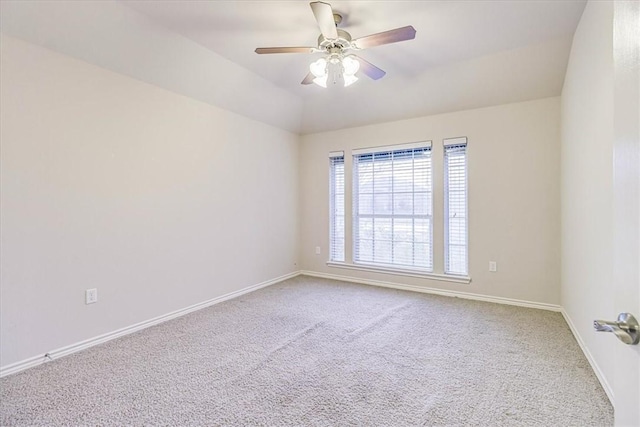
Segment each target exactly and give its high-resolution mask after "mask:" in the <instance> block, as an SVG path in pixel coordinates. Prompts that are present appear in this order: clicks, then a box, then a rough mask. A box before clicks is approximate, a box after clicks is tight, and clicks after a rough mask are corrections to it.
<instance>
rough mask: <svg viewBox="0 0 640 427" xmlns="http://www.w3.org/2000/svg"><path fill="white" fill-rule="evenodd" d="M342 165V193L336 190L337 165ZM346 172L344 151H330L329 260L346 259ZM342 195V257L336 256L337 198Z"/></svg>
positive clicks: (339, 260)
mask: <svg viewBox="0 0 640 427" xmlns="http://www.w3.org/2000/svg"><path fill="white" fill-rule="evenodd" d="M338 164H341V165H342V194H338V193H337V192H336V165H338ZM345 179H346V174H345V161H344V152H343V151H333V152H331V153H329V251H328V252H329V261H332V262H344V261H345V260H346V211H345V209H346V200H345V194H346V181H345ZM338 196H342V236H341V237H342V239H341V240H342V250H341V252H342V257H337V256H336V233H337V232H336V216H337V215H336V199H337V197H338Z"/></svg>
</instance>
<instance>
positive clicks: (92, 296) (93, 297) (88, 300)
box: [84, 288, 98, 304]
mask: <svg viewBox="0 0 640 427" xmlns="http://www.w3.org/2000/svg"><path fill="white" fill-rule="evenodd" d="M84 296H85V304H93V303H96V302H98V289H96V288H93V289H87V290H86V291H85V295H84Z"/></svg>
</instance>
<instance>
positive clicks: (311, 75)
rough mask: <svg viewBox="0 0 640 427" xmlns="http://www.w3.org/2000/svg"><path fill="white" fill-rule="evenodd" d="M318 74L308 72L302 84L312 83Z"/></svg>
mask: <svg viewBox="0 0 640 427" xmlns="http://www.w3.org/2000/svg"><path fill="white" fill-rule="evenodd" d="M315 78H316V76H314V75H313V73H311V72H309V73H308V74H307V76H306V77H305V78H304V79H303V80H302V81H301V82H300V84H303V85H310V84H312V83H313V79H315Z"/></svg>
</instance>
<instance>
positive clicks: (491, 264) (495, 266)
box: [489, 261, 498, 273]
mask: <svg viewBox="0 0 640 427" xmlns="http://www.w3.org/2000/svg"><path fill="white" fill-rule="evenodd" d="M489 271H490V272H492V273H495V272H496V271H498V263H497V262H495V261H489Z"/></svg>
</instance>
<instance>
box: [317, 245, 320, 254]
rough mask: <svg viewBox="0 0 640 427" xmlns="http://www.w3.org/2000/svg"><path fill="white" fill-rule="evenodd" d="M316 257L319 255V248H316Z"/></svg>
mask: <svg viewBox="0 0 640 427" xmlns="http://www.w3.org/2000/svg"><path fill="white" fill-rule="evenodd" d="M316 255H320V246H316Z"/></svg>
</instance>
